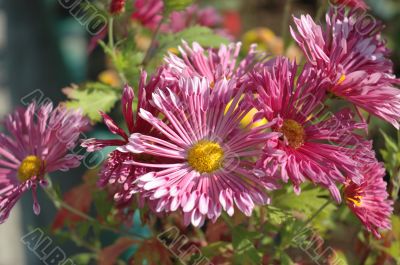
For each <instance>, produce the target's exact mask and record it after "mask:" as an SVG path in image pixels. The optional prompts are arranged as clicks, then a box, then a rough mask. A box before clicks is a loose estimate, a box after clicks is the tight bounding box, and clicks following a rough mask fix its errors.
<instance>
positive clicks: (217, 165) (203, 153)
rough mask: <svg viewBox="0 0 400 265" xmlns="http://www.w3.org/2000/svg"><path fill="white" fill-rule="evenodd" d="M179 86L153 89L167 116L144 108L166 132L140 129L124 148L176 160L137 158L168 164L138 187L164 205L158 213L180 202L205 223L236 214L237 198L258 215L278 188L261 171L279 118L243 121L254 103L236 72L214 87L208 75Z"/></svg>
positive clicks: (187, 215) (188, 218) (188, 215)
mask: <svg viewBox="0 0 400 265" xmlns="http://www.w3.org/2000/svg"><path fill="white" fill-rule="evenodd" d="M179 86H180V90H181V93H179V94H175V93H174V92H172V91H170V90H167V91H162V90H156V92H154V93H153V104H154V105H155V106H156V107H157V109H158V110H159V111H160V113H161V116H162V117H165V118H164V119H161V118H159V117H156V116H154V115H153V114H152V113H150V112H148V111H146V110H144V109H141V110H140V113H139V116H140V117H142V118H143V119H144V120H146V121H147V122H148V123H149V124H151V125H152V126H153V127H154V128H156V129H157V130H158V131H159V132H160V134H161V135H162V137H160V138H158V137H152V136H150V135H144V134H139V133H134V134H132V135H131V137H130V141H129V144H128V145H126V146H123V147H120V148H118V150H119V151H121V152H126V153H133V154H142V155H144V154H146V155H151V156H154V157H158V158H162V159H159V161H163V160H164V159H171V161H170V162H169V161H168V160H166V161H165V162H159V163H143V162H140V161H136V160H134V161H132V162H131V164H133V165H137V166H142V167H147V168H149V169H152V168H156V169H162V170H159V171H150V172H149V173H147V174H145V175H143V176H141V177H139V178H138V180H137V186H138V188H139V189H141V190H142V191H141V193H142V194H143V195H144V196H146V197H147V198H148V199H149V200H150V201H153V202H154V203H155V204H156V209H155V210H156V211H157V212H173V211H176V210H178V209H180V210H182V211H183V213H184V220H185V223H186V224H189V223H190V222H191V223H192V224H193V225H194V226H200V225H202V224H203V222H204V221H205V219H206V218H207V217H208V218H210V219H212V220H214V221H215V220H216V219H217V218H218V217H219V216H220V215H221V211H222V210H224V211H226V212H227V213H228V214H229V215H232V214H233V213H234V205H236V206H237V208H238V209H239V210H240V211H242V212H243V213H244V214H246V215H248V216H249V215H251V213H252V210H253V208H254V206H255V205H257V204H258V205H260V204H261V205H263V204H266V203H268V201H269V199H268V197H267V195H266V189H269V188H273V187H274V184H273V182H269V181H268V180H266V179H263V178H259V177H258V176H257V175H256V174H257V172H254V171H253V169H254V162H253V161H254V159H255V158H256V157H257V156H258V155H260V153H261V149H262V148H261V147H262V144H263V143H265V141H267V140H268V139H270V138H273V137H275V136H276V135H277V133H266V132H265V129H266V128H267V127H269V126H272V125H273V124H274V123H273V122H271V123H270V124H269V125H264V126H261V127H257V128H253V129H250V128H249V127H247V128H245V129H241V128H240V121H241V120H242V119H243V117H244V116H245V115H246V114H247V113H248V112H249V111H250V109H251V108H252V106H251V105H250V104H248V103H247V101H246V102H245V101H243V100H242V99H241V98H242V93H241V92H240V91H239V92H238V93H237V94H234V93H233V92H232V88H231V87H232V86H236V80H235V79H231V80H229V81H228V80H226V79H222V80H220V81H217V82H216V83H215V84H214V89H210V84H209V81H208V80H207V79H205V78H198V77H193V78H182V79H181V80H180V83H179ZM242 89H244V87H243V88H242ZM231 99H233V102H232V103H231V104H229V103H230V101H231ZM228 105H229V107H228Z"/></svg>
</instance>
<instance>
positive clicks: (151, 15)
mask: <svg viewBox="0 0 400 265" xmlns="http://www.w3.org/2000/svg"><path fill="white" fill-rule="evenodd" d="M134 8H135V11H134V12H133V13H132V19H133V20H135V21H138V22H139V23H141V24H142V25H143V26H145V27H147V28H149V29H152V30H155V29H156V28H157V26H158V24H159V23H160V21H161V19H162V12H163V9H164V3H163V1H162V0H136V1H135V3H134Z"/></svg>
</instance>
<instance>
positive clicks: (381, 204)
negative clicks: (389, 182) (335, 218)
mask: <svg viewBox="0 0 400 265" xmlns="http://www.w3.org/2000/svg"><path fill="white" fill-rule="evenodd" d="M362 174H363V176H364V180H363V181H362V182H361V184H360V185H358V184H356V183H354V182H352V181H348V183H346V184H345V189H344V196H345V199H346V203H347V205H348V206H349V208H350V209H351V210H352V211H353V213H354V214H355V215H356V216H357V217H358V218H359V219H360V221H361V222H362V224H363V225H364V226H365V228H366V229H367V230H368V231H369V232H372V233H373V234H374V236H375V237H377V238H380V237H381V236H380V234H379V229H390V228H391V223H390V216H391V215H392V212H393V207H392V205H393V201H391V200H389V199H388V193H387V191H386V182H385V181H384V180H383V177H384V176H385V168H384V167H383V166H382V165H381V164H380V163H378V162H377V161H375V163H367V164H364V166H363V167H362Z"/></svg>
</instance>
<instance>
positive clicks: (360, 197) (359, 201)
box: [346, 195, 362, 207]
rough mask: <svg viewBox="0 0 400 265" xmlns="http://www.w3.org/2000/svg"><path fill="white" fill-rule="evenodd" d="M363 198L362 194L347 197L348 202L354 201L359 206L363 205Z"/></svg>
mask: <svg viewBox="0 0 400 265" xmlns="http://www.w3.org/2000/svg"><path fill="white" fill-rule="evenodd" d="M361 199H362V196H360V195H355V196H353V197H346V200H347V201H348V202H352V203H353V204H354V205H355V206H357V207H361V204H362V202H361Z"/></svg>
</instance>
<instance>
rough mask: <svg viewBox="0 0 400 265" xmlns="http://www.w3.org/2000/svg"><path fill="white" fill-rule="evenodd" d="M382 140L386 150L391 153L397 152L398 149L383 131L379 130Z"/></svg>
mask: <svg viewBox="0 0 400 265" xmlns="http://www.w3.org/2000/svg"><path fill="white" fill-rule="evenodd" d="M380 131H381V134H382V136H383V138H384V139H385V144H386V149H387V150H389V151H392V152H399V147H398V146H397V144H396V143H395V142H394V140H393V139H392V138H390V137H389V136H388V135H387V134H386V133H385V132H384V131H383V130H380Z"/></svg>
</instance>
